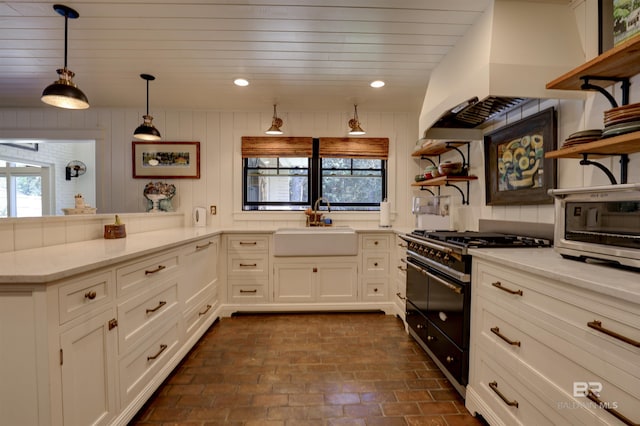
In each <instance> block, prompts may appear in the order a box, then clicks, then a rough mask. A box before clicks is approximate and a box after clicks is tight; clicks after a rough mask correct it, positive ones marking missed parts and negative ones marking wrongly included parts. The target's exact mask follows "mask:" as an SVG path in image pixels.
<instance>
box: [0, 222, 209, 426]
mask: <svg viewBox="0 0 640 426" xmlns="http://www.w3.org/2000/svg"><path fill="white" fill-rule="evenodd" d="M218 246H219V237H218V236H217V235H214V236H211V237H208V238H202V239H200V240H196V241H194V242H192V243H188V244H184V245H182V246H179V247H176V248H172V249H169V250H165V251H163V250H162V247H158V248H157V251H156V252H155V253H151V254H147V255H144V256H141V257H138V258H136V259H134V260H130V261H123V262H122V263H119V264H114V265H113V266H109V267H102V268H99V269H96V270H94V271H89V272H85V273H81V274H78V275H75V276H72V277H70V278H67V279H63V280H60V281H57V282H51V283H46V284H40V285H20V284H2V285H0V358H1V359H2V362H0V380H1V381H2V383H3V385H2V386H0V417H1V418H2V420H0V423H2V424H7V425H9V424H10V425H21V426H22V425H25V426H26V425H48V426H49V425H53V426H58V425H67V426H69V425H70V426H76V425H78V426H85V425H110V424H117V425H121V424H126V423H127V422H128V421H129V420H130V419H131V418H132V417H133V416H134V415H135V413H136V412H137V411H138V410H139V409H140V408H141V407H142V405H143V404H144V402H145V401H146V400H147V399H148V398H149V397H150V396H151V395H152V394H153V392H154V391H155V389H156V388H157V387H158V386H159V385H160V384H161V383H162V381H163V380H164V379H165V378H166V377H167V376H168V374H169V373H170V372H171V370H173V368H175V366H176V365H177V364H178V363H179V362H180V360H181V358H182V357H183V356H184V355H186V353H187V352H188V351H189V350H190V349H191V347H192V346H193V344H194V343H195V342H196V341H197V340H198V339H199V338H200V336H201V335H202V334H203V333H204V332H205V331H206V330H207V328H208V327H209V326H210V325H211V324H212V323H213V322H214V321H215V319H216V318H217V316H218V315H219V309H218V305H219V302H218V299H217V296H218V287H217V286H218V277H217V270H218ZM7 383H12V384H11V386H7V385H6V384H7Z"/></svg>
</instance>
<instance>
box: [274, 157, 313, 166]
mask: <svg viewBox="0 0 640 426" xmlns="http://www.w3.org/2000/svg"><path fill="white" fill-rule="evenodd" d="M279 160H280V167H291V168H294V167H297V168H301V169H307V168H309V159H308V158H293V157H292V158H280V159H279Z"/></svg>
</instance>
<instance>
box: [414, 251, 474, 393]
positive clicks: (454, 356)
mask: <svg viewBox="0 0 640 426" xmlns="http://www.w3.org/2000/svg"><path fill="white" fill-rule="evenodd" d="M407 265H408V268H407V324H408V325H409V327H410V328H411V329H412V330H413V332H414V333H415V335H417V336H418V338H419V339H420V340H421V341H422V342H421V343H422V344H423V345H424V346H426V347H427V348H429V350H430V351H431V352H432V353H433V354H434V355H435V356H436V357H437V358H438V360H439V361H440V362H441V364H442V365H443V366H444V367H445V368H446V369H447V370H448V371H449V373H450V374H451V375H452V376H453V377H454V378H455V379H456V380H457V381H458V383H460V384H462V385H466V384H467V379H468V362H469V361H468V347H469V322H470V321H469V319H470V318H469V315H470V310H471V309H470V307H471V300H470V291H469V290H470V288H469V284H464V283H461V282H459V281H457V280H455V279H453V278H451V277H449V276H446V275H443V274H441V273H439V272H438V271H435V270H433V268H429V266H427V265H425V264H424V263H421V262H420V261H419V260H418V259H415V258H413V257H411V256H408V257H407Z"/></svg>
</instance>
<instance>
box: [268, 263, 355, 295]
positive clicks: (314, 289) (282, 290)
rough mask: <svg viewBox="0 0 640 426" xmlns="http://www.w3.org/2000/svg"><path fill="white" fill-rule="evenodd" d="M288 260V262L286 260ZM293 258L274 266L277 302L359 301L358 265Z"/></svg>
mask: <svg viewBox="0 0 640 426" xmlns="http://www.w3.org/2000/svg"><path fill="white" fill-rule="evenodd" d="M285 259H286V258H285ZM314 260H315V262H312V263H310V262H309V260H308V259H306V258H301V259H298V258H291V259H287V260H285V261H280V260H278V261H276V262H275V263H274V280H273V281H274V301H275V302H278V303H310V302H315V303H340V302H353V301H355V300H356V299H357V297H358V294H357V284H358V264H357V262H356V261H355V260H352V261H349V260H345V259H344V258H342V257H339V258H328V259H322V258H315V259H314Z"/></svg>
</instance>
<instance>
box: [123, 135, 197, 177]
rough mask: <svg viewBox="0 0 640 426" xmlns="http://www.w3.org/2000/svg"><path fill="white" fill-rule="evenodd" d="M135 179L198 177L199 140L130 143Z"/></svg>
mask: <svg viewBox="0 0 640 426" xmlns="http://www.w3.org/2000/svg"><path fill="white" fill-rule="evenodd" d="M132 150H133V152H132V162H133V177H134V178H135V179H150V178H152V179H200V142H140V141H134V142H133V144H132Z"/></svg>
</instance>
